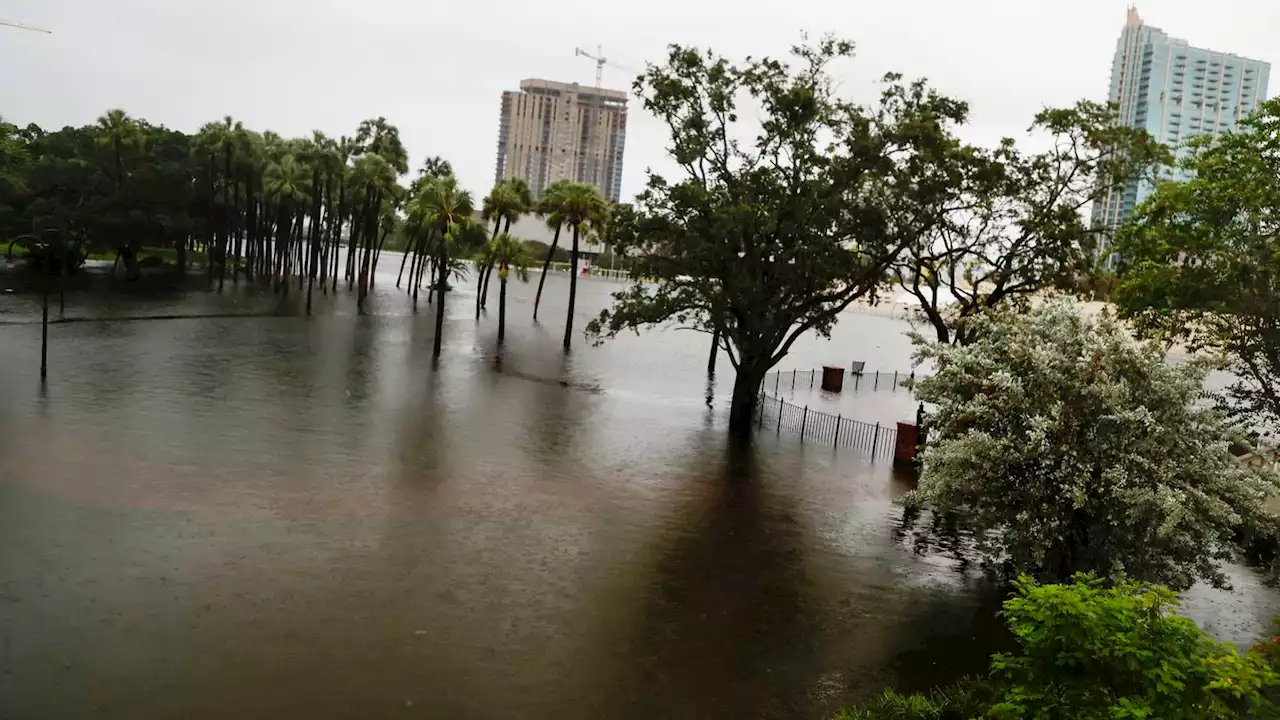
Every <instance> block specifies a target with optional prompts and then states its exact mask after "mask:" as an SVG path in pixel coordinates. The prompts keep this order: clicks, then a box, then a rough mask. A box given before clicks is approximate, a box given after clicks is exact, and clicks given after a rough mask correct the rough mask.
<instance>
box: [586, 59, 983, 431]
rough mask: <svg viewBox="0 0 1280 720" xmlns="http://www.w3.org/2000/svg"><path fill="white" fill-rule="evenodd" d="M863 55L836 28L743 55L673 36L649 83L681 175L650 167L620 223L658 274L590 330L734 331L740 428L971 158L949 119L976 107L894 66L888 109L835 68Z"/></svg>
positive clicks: (619, 234)
mask: <svg viewBox="0 0 1280 720" xmlns="http://www.w3.org/2000/svg"><path fill="white" fill-rule="evenodd" d="M852 53H853V46H852V44H851V43H848V42H843V41H838V40H835V39H824V40H822V41H821V42H818V43H816V44H813V45H806V46H800V47H796V48H794V49H793V53H792V54H793V61H794V62H793V63H791V64H788V63H785V62H782V61H779V60H774V59H770V58H763V59H747V60H746V61H745V62H743V63H741V64H733V63H731V62H730V61H729V60H727V59H725V58H723V57H720V56H718V55H715V54H713V53H711V52H705V53H704V52H699V51H697V50H693V49H690V48H685V47H680V46H672V47H671V48H670V52H669V53H668V56H667V59H666V62H665V64H663V65H660V66H650V67H649V69H648V71H647V72H645V73H644V75H642V76H641V77H640V78H639V79H638V80H637V81H636V85H635V89H636V91H637V92H638V93H639V94H640V95H641V96H642V98H643V101H644V106H645V108H646V109H647V110H648V111H650V112H651V113H653V114H654V115H656V116H657V117H658V118H659V119H660V120H662V121H663V123H664V124H665V125H666V126H667V130H668V132H669V138H670V145H669V147H668V151H669V152H670V153H671V155H672V156H673V158H674V159H675V161H676V162H677V163H678V164H679V166H680V168H681V169H682V177H681V178H680V179H678V180H675V181H668V180H667V179H666V178H664V177H661V176H658V175H651V176H650V177H649V181H648V185H647V187H646V189H645V190H644V192H643V193H641V195H640V196H639V198H638V200H637V203H636V205H635V208H634V214H633V215H632V217H631V218H630V221H629V222H628V226H626V227H617V228H614V229H613V230H612V232H611V235H612V240H613V243H614V246H615V248H614V249H615V250H619V251H621V252H624V253H625V254H627V255H629V256H632V257H636V258H640V259H642V262H641V263H639V264H638V266H637V267H636V268H635V271H634V275H635V277H637V279H639V278H650V279H653V280H656V282H651V283H644V284H640V283H637V284H635V285H633V286H631V287H630V288H628V289H627V290H625V291H623V292H620V293H617V294H615V305H614V307H613V308H611V309H609V310H606V311H604V312H603V313H602V314H601V315H600V317H599V318H597V319H596V320H594V321H592V323H591V324H590V325H589V327H588V333H589V334H591V335H593V336H595V337H596V338H597V339H601V338H606V337H609V336H613V335H616V334H617V333H619V332H621V331H623V330H627V329H636V328H639V327H642V326H646V325H654V324H661V323H667V322H674V323H676V324H679V325H681V326H684V327H688V328H692V329H695V330H699V331H702V332H706V333H709V334H712V335H713V336H716V337H719V338H724V340H725V343H726V345H725V347H726V349H727V350H728V354H729V358H730V361H731V362H732V363H733V366H734V368H735V369H736V371H737V376H736V378H735V383H734V392H733V406H732V409H731V412H730V428H731V431H733V432H737V433H745V432H746V431H747V430H748V428H749V426H750V420H751V414H752V412H753V409H754V403H755V399H756V393H757V392H758V389H759V384H760V380H761V378H763V376H764V373H765V372H766V371H768V369H769V368H771V367H772V366H773V365H775V364H776V363H777V362H778V361H779V360H781V359H782V357H784V356H785V355H786V354H787V352H788V351H789V350H790V348H791V345H792V344H793V343H794V342H795V340H796V339H797V338H798V337H800V336H801V335H803V334H804V333H806V332H809V331H811V330H812V331H817V332H819V333H827V332H829V331H830V329H831V326H832V324H833V323H834V322H835V318H836V316H837V315H838V314H839V312H840V311H841V310H842V309H844V308H845V307H848V305H849V304H851V303H853V302H854V301H856V300H858V299H860V298H865V297H871V296H873V295H874V293H875V291H876V290H877V288H879V287H881V286H882V285H883V284H884V283H885V282H886V277H887V270H888V268H889V265H890V263H892V261H893V260H894V259H895V258H896V257H897V256H898V254H899V253H900V252H901V251H902V250H903V248H905V247H906V246H907V245H909V244H910V243H912V242H915V241H916V239H917V238H919V237H920V235H921V234H922V233H923V232H925V231H926V230H927V229H928V228H929V227H930V226H931V225H932V224H933V223H935V222H936V221H937V218H938V216H939V212H940V210H939V209H940V207H942V206H944V205H945V204H946V202H947V201H948V199H949V198H952V197H953V195H954V190H953V188H955V187H956V186H957V184H958V181H959V177H958V176H957V174H958V173H961V172H963V171H964V170H965V166H964V165H963V164H961V163H958V162H954V159H953V156H954V154H955V153H957V152H958V151H959V149H960V145H959V143H958V142H957V141H956V140H955V139H954V137H952V135H951V133H950V127H951V126H952V125H953V124H955V123H958V122H961V121H963V120H964V119H965V116H966V114H967V108H966V106H965V105H964V104H963V103H960V102H957V101H955V100H951V99H949V98H945V97H942V96H940V95H938V94H937V93H934V92H932V91H930V90H929V89H928V88H927V87H926V86H925V85H924V84H923V83H922V82H916V83H912V84H910V85H903V84H902V83H901V82H899V80H900V78H899V77H898V76H896V75H891V76H889V77H888V78H886V81H887V82H886V87H885V89H884V91H883V93H882V96H881V98H880V102H879V105H878V107H876V108H873V109H867V108H863V107H861V106H859V105H856V104H854V103H851V102H848V101H845V100H843V99H841V98H840V97H838V95H837V93H836V90H835V83H834V81H833V80H832V78H831V76H830V74H829V66H830V64H831V63H832V62H834V61H837V60H840V59H843V58H846V57H849V56H850V55H852ZM740 103H741V104H744V105H745V106H746V107H747V108H749V109H748V110H746V111H742V110H740V108H739V105H740ZM756 108H759V110H758V113H757V110H756ZM742 114H745V115H753V116H754V115H757V114H758V115H759V117H758V122H757V118H752V120H751V121H750V122H748V121H745V120H744V119H743V118H742V117H741V115H742ZM757 126H758V130H756V127H757ZM752 132H754V137H748V136H749V135H750V134H751V133H752Z"/></svg>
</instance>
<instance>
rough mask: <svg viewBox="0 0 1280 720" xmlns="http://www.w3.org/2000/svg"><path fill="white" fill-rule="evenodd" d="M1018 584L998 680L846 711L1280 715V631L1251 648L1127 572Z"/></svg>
mask: <svg viewBox="0 0 1280 720" xmlns="http://www.w3.org/2000/svg"><path fill="white" fill-rule="evenodd" d="M1015 587H1016V589H1017V595H1016V596H1015V597H1013V598H1011V599H1009V600H1008V601H1006V602H1005V604H1004V612H1003V615H1004V617H1005V619H1006V621H1007V622H1008V624H1009V629H1010V630H1012V631H1013V635H1014V637H1015V639H1016V640H1017V642H1018V645H1019V650H1018V652H1016V653H1002V654H999V655H995V656H994V657H993V658H992V662H991V677H990V679H989V681H982V682H981V683H978V682H973V681H970V682H966V683H964V684H962V685H961V686H960V688H958V689H957V690H953V691H950V692H946V693H935V694H934V695H931V696H922V695H910V696H904V695H900V694H898V693H895V692H893V691H892V690H891V691H888V692H886V693H885V694H884V695H882V696H880V697H878V698H876V699H875V700H873V701H871V703H869V704H868V705H866V706H864V707H862V708H860V709H856V710H847V711H845V712H843V713H842V714H840V715H838V716H837V718H839V719H841V720H895V719H899V718H900V719H902V720H952V719H958V718H991V719H992V720H1033V719H1034V720H1104V719H1105V720H1117V719H1119V718H1133V719H1137V718H1149V719H1150V720H1165V719H1175V718H1176V719H1178V720H1225V719H1226V718H1280V712H1278V711H1277V709H1276V706H1275V704H1274V701H1275V695H1276V693H1277V692H1280V663H1278V659H1280V642H1278V641H1277V639H1276V638H1271V639H1270V640H1269V641H1268V640H1264V641H1262V642H1260V643H1259V646H1258V647H1257V648H1255V651H1254V652H1249V653H1244V654H1241V653H1239V652H1238V651H1237V650H1236V649H1235V648H1234V647H1232V646H1230V645H1227V644H1225V643H1220V642H1217V641H1216V640H1213V639H1212V638H1210V637H1209V636H1208V635H1206V634H1205V633H1204V632H1203V631H1202V630H1201V629H1200V628H1198V627H1196V624H1195V623H1194V622H1192V621H1191V620H1189V619H1187V618H1184V617H1180V616H1178V615H1177V614H1176V612H1174V610H1175V608H1176V607H1177V604H1178V603H1177V595H1176V594H1175V593H1173V592H1172V591H1170V590H1168V589H1167V588H1163V587H1159V586H1152V585H1146V584H1143V583H1138V582H1133V581H1129V580H1121V581H1119V582H1117V583H1115V584H1114V585H1110V586H1108V585H1105V584H1104V583H1103V582H1102V581H1100V580H1098V579H1097V578H1095V577H1093V576H1091V575H1077V576H1076V577H1075V579H1074V582H1072V583H1071V584H1067V585H1040V584H1038V583H1036V582H1035V581H1034V580H1032V579H1030V578H1029V577H1026V576H1023V577H1022V578H1020V579H1019V580H1018V581H1017V583H1016V584H1015ZM1278 629H1280V626H1278ZM988 682H989V683H990V684H989V685H988V684H987V683H988Z"/></svg>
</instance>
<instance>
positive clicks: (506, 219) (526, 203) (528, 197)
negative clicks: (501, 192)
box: [480, 177, 533, 308]
mask: <svg viewBox="0 0 1280 720" xmlns="http://www.w3.org/2000/svg"><path fill="white" fill-rule="evenodd" d="M503 183H504V184H505V185H506V186H507V188H509V189H510V190H511V192H512V193H514V194H515V196H516V198H517V200H518V201H517V203H516V205H515V212H514V213H507V214H506V215H504V216H503V218H502V219H503V223H504V224H503V226H502V232H504V233H507V232H511V223H513V222H515V221H517V220H519V219H520V216H521V215H524V214H526V213H528V212H529V211H530V210H531V209H532V208H533V193H532V192H531V191H530V190H529V183H527V182H525V181H524V180H522V179H520V178H516V177H511V178H507V179H506V180H503ZM491 275H493V266H492V265H490V266H489V267H487V268H485V271H484V291H483V292H482V293H481V295H480V307H481V308H486V307H488V306H489V276H491Z"/></svg>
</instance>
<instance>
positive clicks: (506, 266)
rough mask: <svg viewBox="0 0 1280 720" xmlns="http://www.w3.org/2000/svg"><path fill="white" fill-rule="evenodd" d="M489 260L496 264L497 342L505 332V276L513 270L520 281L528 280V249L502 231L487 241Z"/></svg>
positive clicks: (502, 337)
mask: <svg viewBox="0 0 1280 720" xmlns="http://www.w3.org/2000/svg"><path fill="white" fill-rule="evenodd" d="M488 256H489V262H490V264H492V265H497V266H498V344H499V345H501V344H502V341H503V339H504V338H505V337H506V334H507V276H508V275H509V274H510V272H511V271H512V270H515V272H516V277H518V278H520V281H521V282H529V262H530V260H531V258H530V256H529V251H528V250H526V249H525V246H524V243H522V242H520V241H519V240H517V239H515V238H513V237H511V235H509V234H507V233H502V234H501V235H499V236H498V237H496V238H493V239H492V240H490V241H489V247H488Z"/></svg>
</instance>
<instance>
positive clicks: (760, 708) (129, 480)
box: [0, 256, 1280, 718]
mask: <svg viewBox="0 0 1280 720" xmlns="http://www.w3.org/2000/svg"><path fill="white" fill-rule="evenodd" d="M390 257H391V258H392V262H388V260H387V258H384V260H383V263H384V266H386V267H390V266H392V265H393V264H394V262H395V261H398V257H397V256H390ZM386 267H384V272H383V274H382V276H381V277H380V278H379V280H378V285H377V288H376V291H375V294H374V296H373V297H372V298H371V302H370V305H369V311H370V312H369V314H367V315H363V316H361V315H357V314H356V313H355V308H354V300H353V298H352V297H351V296H350V295H348V294H346V293H345V292H343V293H341V294H340V295H339V296H338V297H337V298H331V297H327V296H320V295H319V294H317V298H316V315H315V316H314V317H312V318H310V319H307V318H303V317H298V316H297V313H296V305H295V302H296V300H297V297H296V291H295V296H294V298H292V299H291V300H289V301H285V302H283V303H282V302H281V301H280V300H278V299H276V298H274V297H273V296H272V295H271V294H270V293H269V292H268V293H261V292H250V291H246V290H245V289H244V288H236V289H233V288H232V286H231V284H230V283H228V284H227V289H226V290H225V291H224V293H223V294H222V295H221V296H219V295H217V294H216V293H214V294H209V293H204V292H193V293H186V294H183V293H177V292H170V291H166V290H164V289H163V288H156V287H147V288H145V289H144V290H129V289H126V290H125V291H124V292H123V293H121V294H118V295H112V296H103V295H101V294H92V295H90V294H86V293H83V292H82V293H75V292H73V293H71V294H69V295H68V298H67V313H68V316H71V317H87V318H97V320H95V321H92V322H77V323H68V324H63V325H55V326H53V327H52V328H51V330H50V355H49V366H50V376H49V380H48V382H47V384H46V385H44V386H41V384H40V383H39V373H38V370H39V336H40V328H39V326H38V325H31V324H23V323H26V322H28V321H30V320H31V319H32V318H34V317H38V315H37V314H36V313H37V312H38V309H37V308H36V306H35V305H34V302H33V300H32V298H30V297H28V296H23V295H21V294H19V293H12V294H0V717H4V718H50V717H58V718H87V717H94V718H171V717H184V718H223V717H308V718H342V717H361V718H363V717H467V718H473V717H474V718H490V717H492V718H500V717H530V718H599V717H637V718H640V717H644V718H652V717H669V718H707V717H763V718H792V717H808V718H820V717H824V716H826V715H828V714H829V713H831V712H832V711H834V710H835V709H836V708H838V707H840V706H841V705H844V704H847V703H849V702H852V701H855V700H857V699H860V698H864V697H866V696H868V695H870V694H872V693H874V692H876V691H878V690H880V689H882V688H883V687H885V686H886V685H896V686H899V687H904V688H907V689H918V688H924V687H928V686H930V685H932V684H934V683H938V682H946V681H950V680H952V679H955V678H956V677H958V676H959V675H961V674H964V673H965V672H972V671H974V670H976V669H977V668H979V667H981V666H982V664H984V658H985V656H986V655H987V654H988V653H990V652H991V651H992V650H993V649H994V648H996V647H999V646H1000V645H1001V644H1002V643H1003V641H1004V640H1003V636H1002V634H1001V632H1000V628H999V622H998V621H997V620H996V619H995V618H994V617H993V614H992V611H993V608H994V603H995V602H997V599H996V598H995V597H994V596H993V592H992V591H991V590H990V588H988V587H986V586H985V585H984V583H983V582H982V581H981V580H980V579H977V578H973V577H968V576H965V575H963V574H961V573H959V572H957V570H956V568H955V565H954V563H953V562H951V561H950V560H948V559H946V558H944V557H941V556H936V555H919V554H916V553H914V552H913V551H912V549H911V547H910V545H909V544H907V543H905V542H904V541H903V540H902V538H901V537H900V533H899V532H897V531H898V528H899V523H900V513H899V512H898V511H897V510H896V509H895V507H894V505H893V504H892V501H893V499H894V498H895V497H896V496H898V495H900V494H901V493H902V492H903V491H905V490H906V489H907V488H908V487H909V486H910V483H911V478H910V477H909V476H907V475H905V474H902V473H898V472H895V471H894V470H893V468H891V467H890V466H889V465H888V464H887V463H884V462H880V463H874V464H873V463H871V462H869V461H868V460H867V459H866V458H865V457H864V456H862V455H861V454H859V453H858V452H856V451H854V450H852V449H841V450H839V451H835V450H833V449H832V448H830V447H825V446H820V445H815V444H812V443H808V444H801V443H800V442H799V439H798V438H797V437H795V436H793V435H789V434H787V433H785V432H784V433H782V434H781V435H777V434H775V433H771V432H764V433H762V434H761V435H760V436H759V437H758V439H757V440H758V441H757V442H756V443H755V444H754V445H753V446H752V447H751V448H749V449H743V448H738V447H734V446H731V445H730V444H729V443H727V441H726V438H725V421H726V415H727V407H726V404H725V403H726V402H727V395H728V390H729V388H730V386H731V381H732V378H731V374H730V373H729V371H728V365H727V362H726V361H725V360H724V358H722V363H721V370H720V378H719V379H718V380H717V381H714V382H710V383H709V382H708V380H707V378H706V376H705V364H706V352H707V349H708V346H707V339H706V337H705V336H703V335H699V334H695V333H690V332H684V331H676V330H662V331H655V332H650V333H645V334H644V335H642V336H639V337H636V336H627V337H623V338H619V339H618V340H616V341H612V342H610V343H608V344H606V345H604V346H603V347H599V348H593V347H591V346H590V344H589V343H587V342H585V341H579V343H578V345H577V346H576V347H575V348H574V350H573V352H572V354H571V355H569V356H568V357H566V356H565V355H564V354H563V353H562V352H561V350H560V338H561V334H562V331H563V322H564V318H563V313H564V308H565V304H566V303H565V295H566V292H567V279H566V278H565V277H564V276H563V275H556V276H553V277H551V278H549V279H548V283H547V285H548V287H547V291H546V296H545V297H544V308H543V310H542V313H541V315H542V317H543V321H542V323H541V324H539V325H533V324H532V323H530V322H529V315H530V298H531V296H532V286H525V285H520V284H514V285H513V286H512V288H511V294H512V297H511V300H510V303H511V306H510V307H509V309H508V310H509V313H508V315H509V317H508V323H509V327H508V330H507V342H506V347H505V349H504V350H503V351H502V352H501V353H499V352H498V351H497V350H496V332H497V331H496V315H497V312H496V297H495V298H494V299H491V301H490V305H491V308H490V310H489V312H488V314H487V315H486V317H485V318H484V319H482V320H481V321H480V322H479V323H478V324H477V323H476V322H475V320H474V310H473V308H474V306H473V304H472V303H473V302H474V288H473V287H472V286H471V285H469V284H468V285H465V286H462V287H459V288H458V289H457V290H456V291H455V292H453V293H451V294H450V298H449V301H450V302H449V308H450V309H449V317H448V321H447V323H446V327H445V332H446V338H445V340H444V344H445V348H446V350H445V353H444V355H443V356H442V357H441V358H440V360H439V362H438V363H433V361H432V358H431V340H432V333H433V331H434V326H433V321H434V312H433V310H434V309H433V308H430V307H429V306H427V305H426V303H425V293H424V295H423V296H422V297H423V301H422V302H421V304H420V307H419V313H418V314H416V315H415V314H414V313H413V312H412V310H411V307H410V304H409V302H408V300H406V299H405V297H404V296H403V295H402V294H400V293H397V292H395V290H394V289H393V288H392V284H393V283H394V269H395V268H394V267H390V270H387V269H386ZM6 281H8V282H10V285H9V286H11V287H18V286H19V285H20V283H18V282H17V281H13V280H12V279H11V278H9V279H6V278H5V277H4V276H0V291H3V289H4V287H6V285H5V282H6ZM617 287H618V286H617V285H616V284H614V283H610V282H607V281H603V280H595V279H587V280H584V281H582V282H580V283H579V291H580V296H579V301H578V307H579V308H580V309H581V314H580V317H579V318H578V320H577V324H578V326H579V327H581V326H582V325H583V324H585V321H586V320H587V319H588V318H589V317H590V316H591V315H593V314H594V313H595V312H597V311H598V310H599V308H601V307H603V306H604V305H605V304H606V303H607V301H608V293H609V292H611V291H613V290H615V289H617ZM495 290H496V287H495ZM192 313H194V314H205V315H232V314H245V315H249V314H262V315H267V316H263V317H206V318H201V319H176V320H127V319H123V318H127V317H139V316H149V315H178V314H192ZM272 313H278V314H279V315H278V316H270V315H271V314H272ZM905 327H906V326H905V325H904V324H903V323H901V322H900V321H895V320H891V319H888V318H885V317H878V316H874V315H865V314H856V313H848V314H846V315H845V316H843V317H842V319H841V322H840V324H839V326H838V327H837V329H836V332H835V334H834V337H833V338H832V339H831V340H824V339H820V338H805V339H804V340H803V341H801V342H800V343H798V344H797V347H796V350H795V351H794V352H793V354H792V357H790V358H788V359H787V360H786V361H784V362H783V364H782V367H786V368H788V369H789V368H792V367H798V368H810V367H815V366H819V365H822V364H824V363H832V362H836V363H839V364H847V363H848V362H849V361H851V360H857V359H864V360H867V361H868V368H869V369H870V368H886V369H897V368H903V369H905V368H908V367H909V365H910V358H909V343H908V342H907V340H906V339H905V338H904V337H903V335H902V332H903V330H904V329H905ZM805 392H806V393H807V392H808V391H807V390H806V391H805ZM846 395H848V396H847V397H844V396H842V397H841V398H839V399H838V400H835V399H832V398H826V399H825V400H824V402H827V403H828V404H830V403H833V402H835V403H838V404H841V406H842V407H847V408H849V414H853V415H855V416H859V417H860V419H867V420H872V421H874V420H876V419H882V420H884V421H886V422H889V421H893V420H899V419H907V418H909V417H911V416H913V415H914V406H913V404H912V400H911V398H910V396H909V394H907V393H903V392H899V393H883V392H881V393H861V394H859V395H857V396H856V397H855V396H852V395H851V394H848V393H847V394H846ZM708 396H709V398H710V399H709V401H708ZM803 402H808V401H807V400H806V401H803ZM1232 574H1233V578H1234V579H1235V580H1236V583H1237V588H1238V589H1237V591H1236V592H1235V593H1219V592H1213V591H1208V590H1205V589H1196V590H1194V591H1193V592H1192V593H1190V595H1189V596H1188V606H1189V611H1190V612H1191V614H1192V615H1193V616H1194V617H1196V619H1197V620H1198V621H1200V622H1201V623H1202V624H1203V625H1204V626H1205V627H1207V628H1208V629H1209V630H1210V631H1211V632H1214V633H1215V634H1216V635H1217V636H1219V637H1222V638H1224V639H1228V640H1232V641H1235V642H1241V643H1243V642H1248V641H1249V640H1250V639H1251V638H1252V637H1253V636H1254V635H1255V634H1256V633H1257V632H1260V631H1261V630H1262V628H1263V627H1264V623H1265V621H1266V620H1267V619H1268V617H1269V615H1270V614H1271V613H1273V612H1275V611H1276V609H1277V607H1278V606H1280V602H1278V599H1277V596H1276V594H1274V592H1273V591H1271V590H1268V589H1265V588H1262V587H1261V586H1260V585H1259V583H1258V581H1257V579H1256V577H1254V576H1253V575H1252V574H1251V573H1249V572H1247V571H1245V570H1242V569H1234V570H1233V572H1232Z"/></svg>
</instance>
